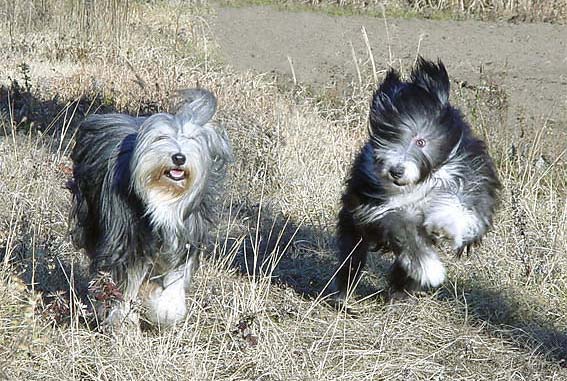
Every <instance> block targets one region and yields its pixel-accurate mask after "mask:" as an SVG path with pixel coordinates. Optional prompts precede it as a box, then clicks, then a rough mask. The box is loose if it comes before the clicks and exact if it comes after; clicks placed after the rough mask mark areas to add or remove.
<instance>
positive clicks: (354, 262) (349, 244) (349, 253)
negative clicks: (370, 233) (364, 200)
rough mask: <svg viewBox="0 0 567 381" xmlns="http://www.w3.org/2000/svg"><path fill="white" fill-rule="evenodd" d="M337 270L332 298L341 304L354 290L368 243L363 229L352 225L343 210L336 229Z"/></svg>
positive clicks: (349, 214) (347, 213)
mask: <svg viewBox="0 0 567 381" xmlns="http://www.w3.org/2000/svg"><path fill="white" fill-rule="evenodd" d="M337 239H338V246H339V252H338V260H339V268H338V270H337V272H336V274H335V279H334V281H333V286H332V287H331V291H332V293H333V294H332V297H333V298H334V299H335V300H337V301H339V302H342V301H344V299H345V298H346V297H347V295H348V292H349V290H351V289H354V287H355V286H356V284H357V283H358V280H359V278H360V274H361V272H362V269H363V268H364V265H365V264H366V256H367V254H368V248H369V245H370V242H369V240H368V237H366V235H365V233H364V231H363V229H362V228H361V227H360V226H357V225H356V224H355V223H354V220H353V218H352V215H351V213H350V212H348V211H347V210H345V209H343V210H342V211H341V212H340V214H339V223H338V227H337Z"/></svg>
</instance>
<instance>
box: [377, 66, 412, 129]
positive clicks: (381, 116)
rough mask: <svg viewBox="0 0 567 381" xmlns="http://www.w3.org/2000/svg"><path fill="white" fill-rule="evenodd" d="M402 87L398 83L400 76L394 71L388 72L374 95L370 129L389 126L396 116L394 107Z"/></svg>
mask: <svg viewBox="0 0 567 381" xmlns="http://www.w3.org/2000/svg"><path fill="white" fill-rule="evenodd" d="M403 87H404V83H403V82H401V81H400V75H399V74H398V72H397V71H395V70H394V69H390V70H388V73H387V74H386V78H384V81H383V82H382V83H381V84H380V87H379V88H378V90H376V92H375V93H374V96H373V98H372V105H371V107H370V124H371V126H372V127H376V126H378V125H383V124H391V123H393V121H394V118H396V117H397V116H398V114H399V113H398V110H397V109H396V106H395V105H394V100H395V98H396V95H397V93H398V92H399V91H400V90H401V89H402V88H403Z"/></svg>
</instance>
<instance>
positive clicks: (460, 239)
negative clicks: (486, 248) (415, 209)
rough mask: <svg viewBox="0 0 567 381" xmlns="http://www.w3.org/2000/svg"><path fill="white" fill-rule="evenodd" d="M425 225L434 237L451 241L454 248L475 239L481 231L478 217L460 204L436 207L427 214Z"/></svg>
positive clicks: (457, 248) (456, 248)
mask: <svg viewBox="0 0 567 381" xmlns="http://www.w3.org/2000/svg"><path fill="white" fill-rule="evenodd" d="M423 225H424V227H425V230H426V231H427V233H428V234H429V235H431V236H432V237H434V238H445V239H448V240H449V241H451V246H452V248H453V249H454V250H459V249H460V248H461V247H463V246H464V245H466V244H468V243H469V242H471V241H474V240H475V239H476V238H477V236H478V235H479V234H480V232H481V223H480V221H479V220H478V218H477V217H476V216H475V215H474V213H473V212H471V211H469V210H467V209H465V208H463V207H462V206H461V205H460V204H457V205H452V204H449V205H443V206H441V207H437V208H435V209H434V210H432V211H430V213H429V214H428V215H427V217H426V219H425V222H424V224H423Z"/></svg>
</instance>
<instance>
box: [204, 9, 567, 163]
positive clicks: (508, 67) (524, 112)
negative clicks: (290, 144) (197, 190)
mask: <svg viewBox="0 0 567 381" xmlns="http://www.w3.org/2000/svg"><path fill="white" fill-rule="evenodd" d="M217 11H218V17H217V19H216V22H215V24H214V26H213V29H214V33H215V36H216V39H217V42H218V43H219V45H220V47H221V51H222V54H223V55H224V59H225V60H226V62H227V63H229V64H230V65H232V66H233V67H234V68H235V69H237V70H242V71H245V70H249V69H253V70H256V71H259V72H276V73H280V74H284V75H290V76H291V74H292V71H291V65H290V59H291V62H292V64H293V69H294V72H295V76H296V79H297V81H299V82H302V83H306V84H311V85H315V86H316V87H332V86H337V85H338V86H341V84H346V83H348V82H350V81H351V80H357V71H356V65H355V60H354V58H353V50H354V55H355V56H356V59H357V61H358V62H359V67H360V66H364V67H366V68H368V67H370V61H369V60H368V57H369V56H368V49H367V47H366V45H365V42H364V38H363V33H362V31H361V28H362V27H364V28H365V30H366V32H367V35H368V39H369V43H370V47H371V49H372V53H373V56H374V60H375V62H376V69H377V71H380V70H384V69H386V68H387V65H388V63H390V64H392V65H393V66H396V65H399V63H400V62H403V63H404V64H407V63H411V62H413V60H414V59H415V57H416V54H417V53H418V52H419V53H420V54H422V55H423V56H425V57H428V58H435V57H439V58H441V59H442V60H443V61H444V63H445V65H446V66H447V68H448V70H449V75H450V76H451V78H452V80H453V81H457V82H462V81H466V83H468V84H471V85H473V86H476V85H480V84H481V78H484V79H488V80H490V81H494V82H496V83H497V84H498V85H499V86H501V87H502V88H503V90H504V91H505V92H506V94H507V95H508V97H509V109H508V111H509V114H508V118H507V123H506V124H507V128H511V129H514V128H515V126H516V124H517V123H516V121H517V120H518V119H519V118H529V119H532V120H534V121H538V122H536V123H537V124H539V125H543V121H544V120H546V121H547V125H549V126H551V128H550V132H549V134H548V135H551V136H548V137H549V138H550V141H554V142H555V143H559V144H558V146H557V147H556V148H558V150H557V151H555V150H554V151H555V152H560V151H561V150H562V149H563V148H565V146H566V144H567V26H565V25H552V24H511V23H504V22H499V23H491V22H481V21H438V20H435V21H434V20H418V19H387V20H386V21H385V20H384V19H382V18H376V17H362V16H341V17H337V16H329V15H326V14H322V13H316V12H284V11H279V10H277V9H274V8H272V7H244V8H219V9H218V10H217ZM288 57H289V58H288Z"/></svg>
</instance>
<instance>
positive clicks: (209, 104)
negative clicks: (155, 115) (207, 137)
mask: <svg viewBox="0 0 567 381" xmlns="http://www.w3.org/2000/svg"><path fill="white" fill-rule="evenodd" d="M179 95H180V96H181V97H182V98H183V103H182V104H181V106H180V107H179V110H178V111H177V117H179V118H182V119H183V121H184V122H191V123H194V124H197V125H200V126H202V125H204V124H206V123H207V122H208V121H209V120H211V118H212V117H213V115H215V112H216V111H217V98H216V97H215V96H214V94H213V93H211V92H210V91H208V90H205V89H186V90H180V91H179Z"/></svg>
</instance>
